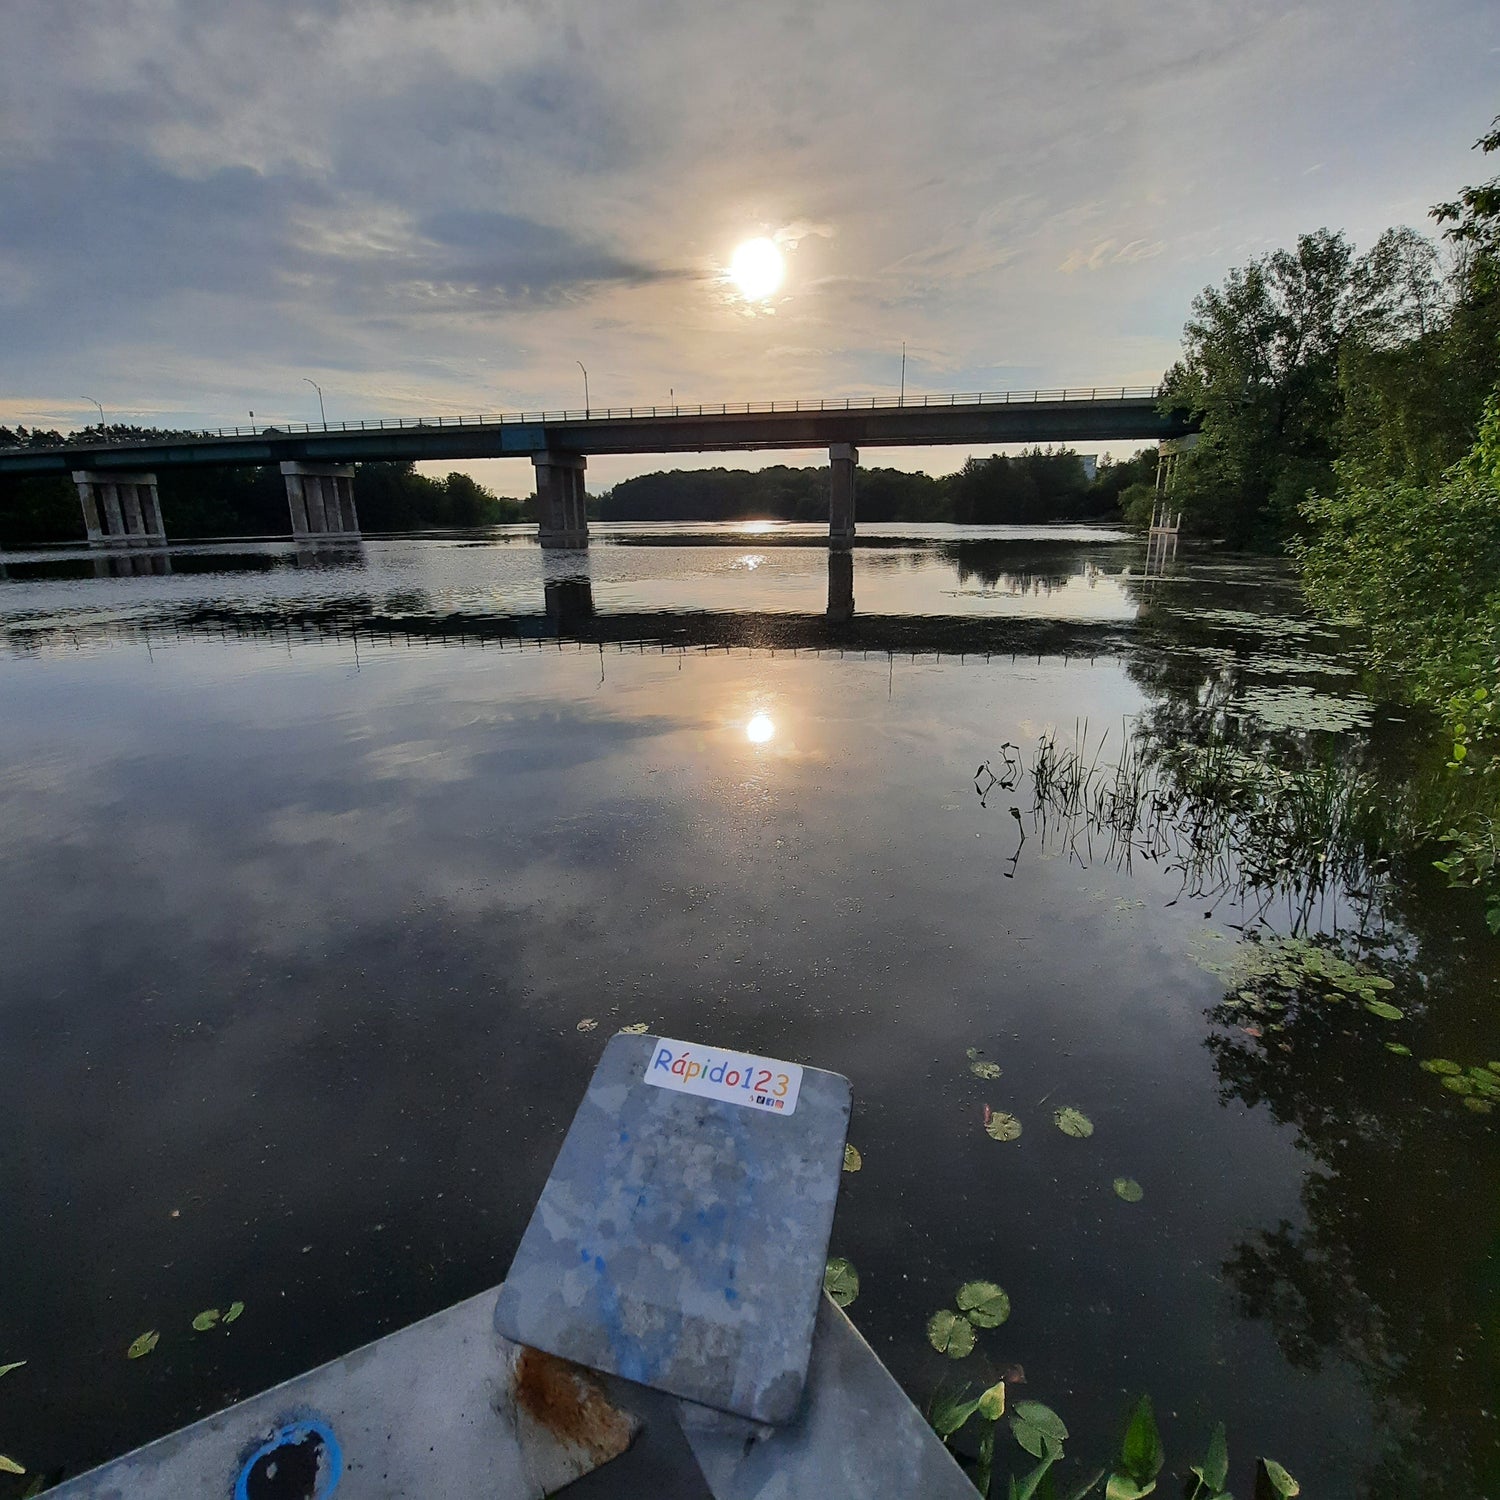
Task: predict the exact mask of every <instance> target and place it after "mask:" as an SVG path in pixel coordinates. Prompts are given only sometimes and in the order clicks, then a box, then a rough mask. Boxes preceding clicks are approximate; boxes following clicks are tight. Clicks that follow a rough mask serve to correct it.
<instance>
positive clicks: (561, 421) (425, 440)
mask: <svg viewBox="0 0 1500 1500" xmlns="http://www.w3.org/2000/svg"><path fill="white" fill-rule="evenodd" d="M1159 399H1160V392H1159V391H1158V390H1157V389H1156V388H1154V387H1150V386H1136V387H1129V386H1116V387H1110V388H1107V389H1106V388H1102V387H1085V388H1079V389H1071V390H1059V391H1000V392H990V393H984V392H980V393H965V394H957V395H950V396H921V397H913V398H912V399H910V400H907V401H903V402H895V403H892V402H889V401H881V400H879V399H877V398H865V399H859V398H839V399H835V400H821V401H820V400H811V401H808V400H800V401H762V402H749V403H746V404H744V405H740V406H731V405H691V406H689V405H683V404H679V405H676V406H661V407H630V408H608V409H597V408H596V409H591V410H588V411H581V410H580V411H561V412H518V413H514V414H510V415H505V416H480V417H429V418H423V419H415V418H402V419H396V420H389V421H387V420H379V421H377V420H366V421H355V422H331V423H328V424H326V425H317V426H299V427H295V428H291V427H280V428H276V427H267V428H261V429H255V428H248V427H245V428H239V427H235V428H220V429H217V430H215V431H212V432H202V433H190V434H181V435H177V434H174V435H172V436H170V437H166V438H162V437H153V438H147V439H142V440H138V441H112V442H100V441H93V442H80V443H68V444H64V445H63V446H60V447H56V448H7V449H0V475H5V474H11V475H20V474H64V473H69V472H71V471H72V470H75V469H92V470H98V471H109V470H150V471H152V472H158V471H160V470H162V469H171V468H183V467H213V466H220V467H230V466H237V465H253V464H272V463H278V462H287V461H297V462H303V463H328V464H349V463H371V462H380V461H384V462H392V461H398V462H399V461H403V460H455V459H476V458H523V457H529V456H530V455H532V454H534V453H540V452H546V451H552V452H560V453H578V454H588V455H592V454H619V453H701V452H718V451H723V452H730V451H736V450H738V451H753V450H760V449H776V448H793V449H795V448H826V447H829V446H831V445H832V444H834V443H852V444H854V445H855V447H857V448H859V447H863V448H875V447H906V446H911V447H918V446H923V445H927V444H933V445H938V444H949V443H994V444H1000V443H1021V442H1030V443H1041V442H1048V443H1055V442H1066V443H1074V442H1096V441H1110V440H1119V439H1142V440H1156V439H1160V438H1171V437H1180V436H1183V435H1185V434H1186V433H1188V432H1190V431H1192V430H1193V423H1192V422H1191V420H1190V419H1189V417H1188V414H1187V413H1186V412H1173V413H1170V414H1163V413H1162V412H1161V411H1160V410H1159V408H1158V401H1159Z"/></svg>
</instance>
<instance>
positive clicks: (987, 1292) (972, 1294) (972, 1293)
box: [955, 1281, 1010, 1328]
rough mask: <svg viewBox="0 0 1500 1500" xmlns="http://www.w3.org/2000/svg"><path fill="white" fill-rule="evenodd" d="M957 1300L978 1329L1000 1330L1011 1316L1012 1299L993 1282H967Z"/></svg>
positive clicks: (960, 1288) (960, 1290)
mask: <svg viewBox="0 0 1500 1500" xmlns="http://www.w3.org/2000/svg"><path fill="white" fill-rule="evenodd" d="M955 1300H956V1301H957V1303H958V1305H959V1308H960V1310H961V1311H962V1312H963V1313H964V1315H965V1316H966V1317H967V1318H968V1320H969V1321H970V1322H971V1323H972V1324H973V1325H974V1326H975V1327H976V1328H998V1327H999V1326H1000V1325H1001V1324H1002V1323H1003V1322H1004V1321H1005V1320H1006V1319H1007V1318H1008V1317H1009V1316H1010V1298H1009V1297H1008V1296H1006V1294H1005V1293H1004V1292H1003V1291H1001V1289H1000V1288H999V1287H997V1286H996V1285H995V1283H994V1282H993V1281H966V1282H965V1283H964V1284H963V1285H962V1286H961V1287H959V1289H958V1296H957V1298H956V1299H955Z"/></svg>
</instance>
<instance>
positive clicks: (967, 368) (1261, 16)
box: [0, 0, 1500, 493]
mask: <svg viewBox="0 0 1500 1500" xmlns="http://www.w3.org/2000/svg"><path fill="white" fill-rule="evenodd" d="M1497 111H1500V5H1497V4H1496V3H1495V0H1301V3H1285V0H1149V3H1147V0H1046V3H1043V0H1032V3H1030V4H1019V3H1016V0H1009V3H1007V0H910V3H908V0H901V3H898V0H756V3H738V4H728V3H722V0H520V3H502V0H472V3H471V0H386V3H377V0H18V3H17V4H14V5H11V6H8V7H7V14H6V20H5V26H4V32H3V44H0V422H18V421H19V422H25V423H27V424H39V425H46V426H59V427H63V428H67V427H70V426H74V425H82V424H83V423H84V422H86V421H88V420H89V419H91V418H92V417H93V416H94V408H93V407H92V406H91V405H90V404H89V402H88V401H87V400H85V399H84V398H86V397H90V396H92V397H96V398H97V399H98V400H99V401H100V402H102V403H103V405H104V408H105V410H106V412H107V413H108V414H109V416H110V418H111V420H124V421H139V422H149V423H156V424H162V425H190V424H200V423H213V424H218V423H220V422H234V421H237V420H238V421H241V422H244V421H248V420H249V416H248V413H249V412H250V411H251V410H252V409H253V410H254V411H255V413H256V418H257V420H258V421H261V422H266V421H276V420H288V419H290V420H306V419H309V418H313V419H315V418H316V417H317V396H316V394H315V392H314V391H313V388H312V387H311V386H310V385H308V384H306V383H304V377H311V378H312V379H314V380H316V381H318V382H319V383H320V384H321V385H322V387H323V390H324V394H325V398H326V401H327V407H328V415H329V417H330V418H331V419H338V418H344V417H352V416H373V415H397V414H400V415H408V416H411V415H417V414H437V413H444V414H448V413H461V412H468V413H474V412H482V411H513V410H518V409H536V408H540V407H543V406H545V407H549V408H556V407H561V406H564V405H571V406H581V405H582V400H583V392H582V382H583V377H582V375H581V373H580V371H579V368H578V364H577V363H576V361H582V363H583V364H584V365H585V366H587V369H588V375H589V384H590V396H591V400H592V402H593V404H594V405H596V406H597V405H605V404H612V405H625V404H629V403H632V402H635V403H652V402H660V403H665V402H666V401H667V400H668V399H669V393H675V397H676V399H677V400H678V401H690V402H697V401H715V402H717V401H735V400H759V399H769V398H772V397H781V396H786V397H791V396H807V395H813V396H816V395H845V394H873V393H880V392H892V393H893V392H894V391H895V389H896V385H897V382H898V380H899V377H900V360H901V345H902V342H903V341H905V343H906V345H907V375H906V381H907V390H908V392H922V391H951V390H1002V389H1007V388H1010V389H1030V388H1032V387H1034V386H1054V385H1064V384H1067V385H1096V384H1097V385H1104V384H1137V383H1149V382H1152V381H1154V380H1155V379H1156V378H1157V377H1158V376H1159V375H1160V373H1161V371H1162V370H1163V369H1164V368H1165V367H1166V365H1168V364H1169V363H1170V362H1171V360H1172V359H1173V358H1174V357H1175V353H1176V350H1177V344H1178V337H1179V335H1180V332H1181V328H1182V323H1183V320H1184V317H1185V316H1186V313H1187V308H1188V303H1189V302H1190V300H1191V298H1192V296H1193V294H1194V292H1196V291H1197V290H1198V289H1199V288H1200V287H1202V286H1203V285H1204V284H1205V283H1208V282H1212V281H1217V280H1219V279H1220V278H1221V277H1222V276H1223V274H1224V272H1225V271H1226V270H1227V269H1228V268H1229V267H1231V266H1233V265H1236V264H1240V263H1242V262H1244V261H1245V260H1246V259H1247V258H1249V257H1251V256H1253V255H1256V254H1258V253H1260V252H1262V251H1264V250H1267V249H1270V248H1273V247H1275V246H1277V245H1280V244H1284V243H1287V242H1289V241H1290V240H1291V239H1292V238H1293V237H1294V236H1295V235H1296V234H1297V233H1298V232H1299V231H1301V230H1307V229H1312V228H1317V227H1319V226H1321V225H1329V226H1333V227H1341V228H1343V229H1345V230H1346V231H1347V232H1348V233H1349V234H1350V236H1351V237H1352V238H1353V239H1354V240H1355V241H1356V243H1357V244H1358V245H1360V246H1361V247H1363V246H1366V245H1368V244H1369V242H1370V241H1371V240H1372V239H1373V238H1374V236H1375V235H1376V234H1377V233H1378V232H1379V231H1380V229H1382V228H1383V227H1385V226H1386V225H1389V224H1395V223H1409V224H1416V225H1422V224H1424V223H1425V216H1426V210H1427V208H1428V207H1429V206H1430V205H1431V204H1432V203H1433V202H1434V201H1435V200H1437V199H1438V198H1440V197H1447V196H1451V195H1452V193H1453V191H1454V190H1455V189H1456V188H1457V187H1459V186H1460V185H1462V184H1464V183H1466V182H1474V181H1478V180H1481V179H1482V178H1484V177H1487V176H1489V175H1491V173H1492V172H1493V170H1494V163H1493V162H1488V163H1487V162H1485V161H1484V159H1483V158H1481V157H1480V156H1479V154H1478V153H1475V152H1473V151H1472V150H1471V149H1470V148H1471V147H1472V144H1473V142H1474V140H1475V138H1476V137H1477V136H1478V135H1479V134H1480V133H1481V132H1482V131H1484V130H1485V129H1486V128H1487V127H1488V125H1489V122H1490V119H1491V117H1492V116H1493V115H1494V114H1495V113H1496V112H1497ZM756 236H769V237H771V238H773V239H774V240H775V241H776V242H777V243H778V244H779V245H780V246H781V248H782V251H783V254H784V256H785V262H786V273H785V279H784V282H783V284H782V286H781V288H780V290H779V291H778V292H777V293H776V294H775V295H774V296H772V297H771V298H769V299H768V300H765V301H763V302H755V303H750V302H747V301H746V300H745V299H744V298H743V297H742V296H741V295H740V294H739V293H738V291H737V290H736V288H735V286H734V284H733V283H732V282H731V281H729V280H728V279H727V276H726V271H727V267H728V264H729V261H730V258H731V256H732V254H733V252H734V250H735V248H736V246H737V245H739V244H740V243H742V242H743V241H745V240H747V239H750V238H752V237H756ZM965 456H966V455H965V453H964V452H963V451H960V450H955V449H945V450H937V451H935V452H929V453H926V454H911V455H900V454H891V455H889V456H888V458H887V459H886V460H884V461H890V460H891V459H894V460H897V461H901V460H909V461H910V462H911V464H912V465H913V466H915V465H916V464H917V463H919V462H920V463H922V464H924V465H925V466H927V467H931V468H933V469H935V470H942V469H946V468H951V467H954V466H956V465H957V464H958V463H961V462H962V460H963V458H964V457H965ZM688 461H691V460H688ZM723 461H724V460H723V459H722V458H716V457H707V458H705V459H704V462H723ZM674 462H675V460H674ZM656 466H659V465H658V464H657V463H655V462H653V461H647V462H646V463H644V464H643V463H640V462H634V461H627V460H610V461H603V460H600V461H597V462H596V463H595V464H594V465H593V466H592V467H591V469H590V481H591V486H594V485H598V484H600V483H609V482H611V481H613V480H614V479H617V478H619V477H622V476H623V475H624V474H626V473H630V472H636V471H638V470H639V469H641V468H643V467H656ZM512 469H514V470H515V471H516V472H515V473H514V474H512V473H511V470H512ZM479 472H483V471H479ZM483 477H485V478H486V479H487V480H488V481H489V482H491V483H492V484H494V485H495V487H496V488H497V489H499V490H501V491H502V492H508V493H524V491H525V490H526V489H527V488H529V477H530V476H529V474H528V473H525V472H524V468H523V466H519V465H517V464H515V463H511V464H509V465H495V466H491V472H488V473H484V474H483Z"/></svg>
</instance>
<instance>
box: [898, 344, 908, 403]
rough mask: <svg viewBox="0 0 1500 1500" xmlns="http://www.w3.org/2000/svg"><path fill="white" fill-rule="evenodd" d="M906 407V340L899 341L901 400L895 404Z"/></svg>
mask: <svg viewBox="0 0 1500 1500" xmlns="http://www.w3.org/2000/svg"><path fill="white" fill-rule="evenodd" d="M897 404H898V405H900V406H905V405H906V340H905V339H902V340H901V400H900V401H899V402H898V403H897Z"/></svg>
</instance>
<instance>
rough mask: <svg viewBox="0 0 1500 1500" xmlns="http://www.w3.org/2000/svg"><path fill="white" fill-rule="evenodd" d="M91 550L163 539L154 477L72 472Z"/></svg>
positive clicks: (156, 541) (150, 475) (89, 470)
mask: <svg viewBox="0 0 1500 1500" xmlns="http://www.w3.org/2000/svg"><path fill="white" fill-rule="evenodd" d="M73 483H74V484H75V485H77V486H78V501H79V504H80V505H82V506H83V524H84V528H85V529H86V530H87V532H88V537H89V545H90V546H91V547H114V546H121V545H140V546H152V545H160V544H161V543H162V542H165V541H166V539H167V533H166V530H165V528H164V527H163V526H162V522H161V502H160V501H159V500H158V499H157V495H156V475H155V474H101V473H99V472H97V471H96V470H94V469H74V470H73Z"/></svg>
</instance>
